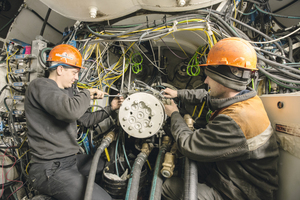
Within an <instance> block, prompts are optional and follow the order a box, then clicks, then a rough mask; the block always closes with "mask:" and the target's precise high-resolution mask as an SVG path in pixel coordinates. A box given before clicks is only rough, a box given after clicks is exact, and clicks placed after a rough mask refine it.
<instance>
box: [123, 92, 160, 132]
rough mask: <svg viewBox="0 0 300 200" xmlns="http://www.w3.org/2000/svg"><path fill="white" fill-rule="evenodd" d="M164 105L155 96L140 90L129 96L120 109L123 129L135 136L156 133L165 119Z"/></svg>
mask: <svg viewBox="0 0 300 200" xmlns="http://www.w3.org/2000/svg"><path fill="white" fill-rule="evenodd" d="M165 116H166V115H165V110H164V105H163V104H162V102H161V101H160V100H158V99H157V98H156V97H155V96H153V95H151V94H148V93H144V92H139V93H134V94H132V95H130V96H128V97H127V98H126V99H125V100H124V102H123V103H122V106H121V107H120V110H119V121H120V124H121V127H122V128H123V130H124V131H125V132H126V133H127V134H128V135H130V136H132V137H135V138H148V137H151V136H153V135H155V134H156V133H157V132H158V131H159V129H160V127H161V126H162V124H163V122H164V120H165Z"/></svg>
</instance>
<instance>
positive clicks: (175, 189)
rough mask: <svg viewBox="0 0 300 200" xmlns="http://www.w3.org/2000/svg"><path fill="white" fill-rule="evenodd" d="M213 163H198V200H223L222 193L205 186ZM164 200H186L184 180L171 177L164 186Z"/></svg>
mask: <svg viewBox="0 0 300 200" xmlns="http://www.w3.org/2000/svg"><path fill="white" fill-rule="evenodd" d="M212 165H213V163H201V162H197V166H198V181H200V183H198V185H197V192H198V195H197V197H198V200H223V198H222V196H221V195H220V193H219V192H218V191H217V190H216V189H215V188H213V187H210V186H208V185H206V184H205V182H204V180H205V178H206V176H207V175H208V174H209V173H210V170H211V168H212ZM162 197H163V200H182V199H184V180H183V179H182V178H180V177H171V178H169V179H167V180H166V181H165V182H164V184H163V186H162Z"/></svg>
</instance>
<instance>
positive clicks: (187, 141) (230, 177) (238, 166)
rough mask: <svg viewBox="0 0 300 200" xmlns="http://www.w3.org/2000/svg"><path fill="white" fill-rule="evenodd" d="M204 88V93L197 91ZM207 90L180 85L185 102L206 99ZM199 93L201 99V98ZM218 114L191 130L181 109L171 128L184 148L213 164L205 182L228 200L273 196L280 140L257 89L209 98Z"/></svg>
mask: <svg viewBox="0 0 300 200" xmlns="http://www.w3.org/2000/svg"><path fill="white" fill-rule="evenodd" d="M199 93H201V94H199ZM206 94H207V93H206V92H205V91H204V90H192V91H191V90H190V91H188V90H179V91H178V97H179V99H180V100H181V101H183V102H188V101H189V100H191V101H192V102H195V101H196V100H198V101H199V104H200V103H201V102H202V101H203V99H204V98H205V100H206V96H207V95H206ZM199 97H200V98H199ZM208 101H209V102H208V105H209V106H210V108H211V109H212V110H214V113H213V114H212V116H211V118H210V121H209V123H208V125H207V126H206V128H202V129H198V130H196V131H194V132H192V131H191V130H190V129H189V128H188V127H187V126H186V124H185V121H184V120H183V118H182V117H181V116H180V114H179V113H178V112H174V113H173V114H172V116H171V132H172V134H173V136H174V138H175V140H176V142H177V144H178V149H179V150H180V152H181V153H182V154H183V155H185V156H187V157H189V158H190V159H193V160H196V161H199V162H210V163H213V166H214V167H213V168H212V169H211V173H210V174H209V175H208V176H207V178H206V180H205V181H206V182H207V183H208V184H210V185H212V186H214V187H215V188H216V189H217V190H219V191H220V192H221V193H222V195H223V196H226V197H227V198H229V199H273V192H274V191H275V190H276V189H277V188H278V176H277V162H278V153H279V152H278V145H277V143H276V139H275V135H274V134H273V130H272V127H271V125H270V121H269V119H268V116H267V113H266V111H265V109H264V106H263V104H262V102H261V100H260V98H259V97H258V96H257V95H256V92H255V91H250V92H248V93H246V94H242V95H238V96H235V97H232V98H228V99H209V98H208Z"/></svg>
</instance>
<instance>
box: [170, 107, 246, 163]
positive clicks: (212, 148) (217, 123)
mask: <svg viewBox="0 0 300 200" xmlns="http://www.w3.org/2000/svg"><path fill="white" fill-rule="evenodd" d="M171 132H172V135H173V137H174V138H175V141H176V142H177V145H178V149H179V151H180V152H181V153H182V154H183V155H185V156H187V157H188V158H190V159H192V160H196V161H200V162H216V161H222V160H225V159H226V160H245V159H246V158H247V156H245V154H247V153H248V146H247V141H246V138H245V136H244V134H243V132H242V130H241V129H240V128H239V126H238V125H237V124H236V123H235V121H234V120H233V119H231V118H230V117H228V116H226V115H218V116H217V117H216V118H215V119H214V120H213V121H211V122H210V123H209V124H208V125H207V126H206V128H202V129H198V130H196V131H194V132H193V131H191V130H190V129H189V128H188V127H187V125H186V123H185V121H184V119H183V118H182V117H181V116H180V114H179V113H178V112H174V113H173V114H172V116H171Z"/></svg>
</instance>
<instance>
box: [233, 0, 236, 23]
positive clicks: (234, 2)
mask: <svg viewBox="0 0 300 200" xmlns="http://www.w3.org/2000/svg"><path fill="white" fill-rule="evenodd" d="M233 4H234V19H236V3H235V0H233ZM233 27H235V22H233Z"/></svg>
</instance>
